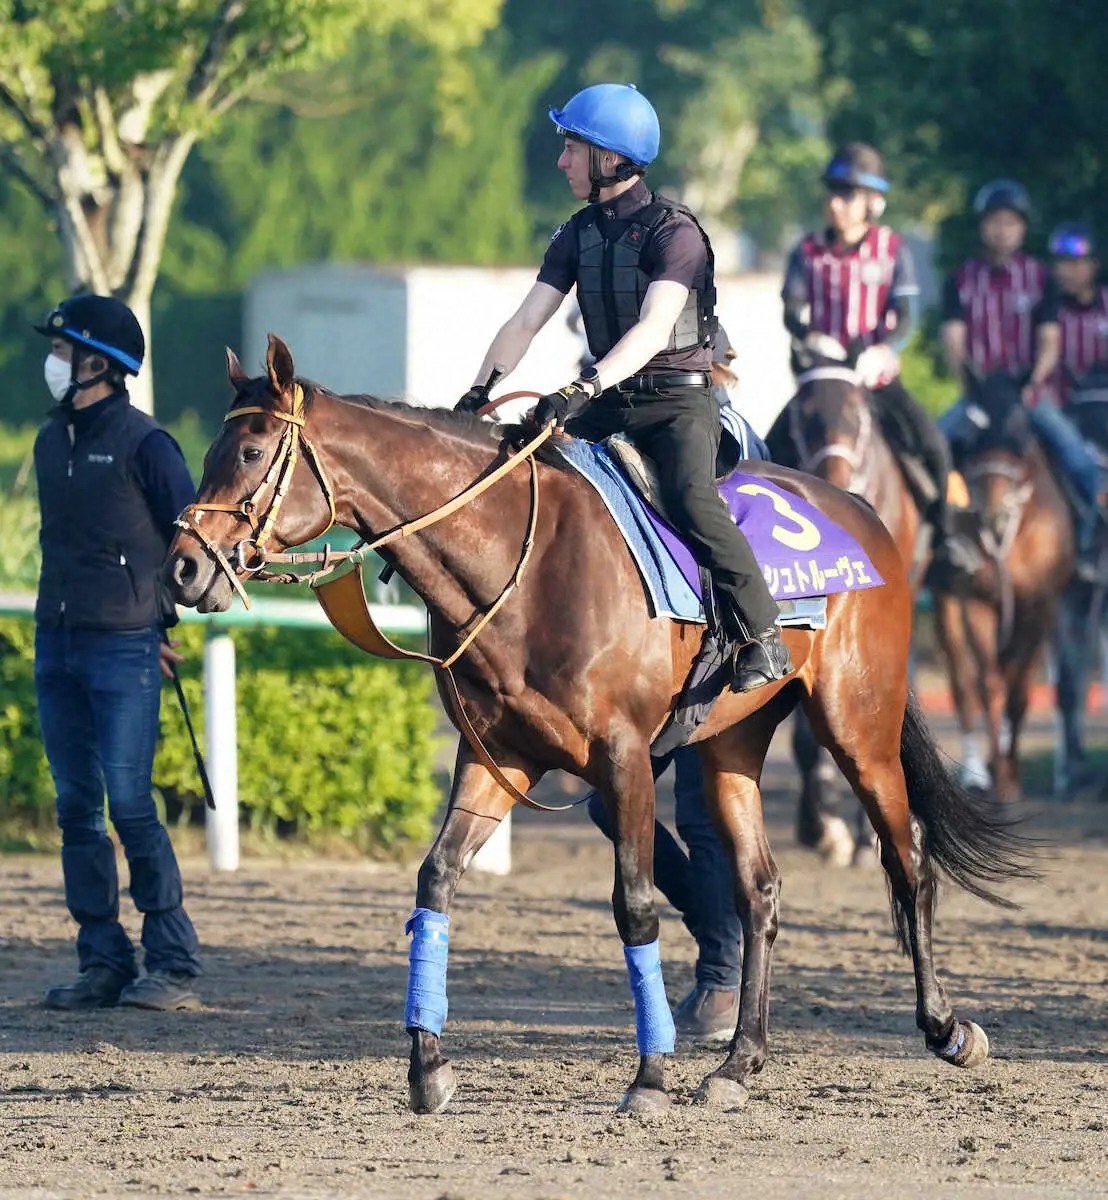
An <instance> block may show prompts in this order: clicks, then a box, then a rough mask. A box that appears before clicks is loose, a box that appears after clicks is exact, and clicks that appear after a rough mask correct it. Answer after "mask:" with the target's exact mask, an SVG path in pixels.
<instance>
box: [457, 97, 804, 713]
mask: <svg viewBox="0 0 1108 1200" xmlns="http://www.w3.org/2000/svg"><path fill="white" fill-rule="evenodd" d="M550 117H551V120H552V121H553V122H554V124H555V125H556V126H557V127H558V130H559V132H560V133H561V134H562V135H563V137H564V139H565V141H564V144H563V147H562V152H561V155H560V156H559V158H558V167H559V168H560V169H561V170H562V171H563V172H564V174H565V176H566V180H567V182H568V183H569V186H570V190H571V191H572V192H573V194H574V196H576V197H577V198H578V199H579V200H587V201H588V204H587V206H586V207H585V208H583V209H581V211H580V212H578V213H576V214H574V216H572V217H571V218H570V219H569V220H568V221H567V222H566V223H565V224H564V225H561V226H559V228H558V229H557V230H555V232H554V236H553V237H552V238H551V242H550V246H549V247H548V249H547V251H546V256H545V258H544V260H543V264H542V268H541V270H540V271H539V276H538V281H537V282H536V283H535V284H534V286H533V287H532V288H531V291H530V292H529V293H528V295H527V297H526V299H525V300H524V301H523V303H522V305H520V307H519V310H518V311H517V312H516V313H515V314H514V315H513V316H512V317H511V318H510V319H509V320H508V322H507V323H506V324H505V325H504V326H503V328H502V329H501V330H500V332H499V333H498V334H497V335H496V337H495V338H494V339H493V342H492V345H491V346H490V347H489V350H488V353H487V354H486V355H485V360H484V363H483V364H482V366H481V370H480V372H479V373H478V382H477V383H475V384H474V386H473V387H472V388H470V390H469V391H468V392H466V394H465V395H464V396H463V397H462V398H461V400H460V401H459V402H458V405H457V407H458V408H459V409H461V410H463V411H470V412H473V411H475V410H476V409H477V408H479V407H480V406H481V405H482V404H484V403H485V401H486V399H487V392H488V388H487V386H486V384H485V383H484V382H482V381H484V380H487V379H488V378H489V375H490V372H491V371H492V368H493V364H494V363H498V364H501V365H502V366H504V367H506V368H507V371H508V372H510V371H512V370H513V369H514V368H515V367H516V366H517V365H518V363H519V361H520V359H521V358H522V357H523V355H524V354H525V352H526V351H527V348H528V347H529V346H530V344H531V341H532V340H533V338H534V337H535V334H537V333H538V331H539V330H540V329H541V328H542V327H543V326H544V325H545V324H546V322H547V321H548V320H549V319H550V318H551V317H552V316H553V315H554V313H555V312H556V311H557V309H558V307H559V306H560V305H561V303H562V300H563V298H564V297H565V295H566V294H567V293H568V292H569V290H570V288H572V287H573V286H574V285H576V288H577V298H578V301H579V303H580V305H581V312H582V315H583V318H584V323H585V333H586V335H587V337H588V341H589V348H590V350H591V351H592V354H593V356H594V357H595V359H596V362H595V364H594V365H592V366H589V367H585V368H584V369H583V370H582V371H581V372H580V374H579V375H578V377H577V379H576V380H575V381H574V382H573V383H571V384H569V385H568V386H567V387H564V388H562V389H560V390H559V391H557V392H553V393H551V394H550V395H546V396H543V397H542V399H541V400H540V401H539V403H538V406H537V408H536V409H535V421H536V422H537V423H539V424H540V425H541V424H547V423H549V422H550V421H554V422H555V423H556V424H557V425H558V426H559V427H564V428H565V429H566V431H567V432H568V433H570V434H573V435H574V436H575V437H583V438H588V439H589V440H590V441H602V440H603V439H604V438H606V437H608V436H610V435H611V434H613V433H617V432H618V433H624V434H626V435H627V436H629V437H630V438H631V439H632V440H633V441H634V442H635V443H636V444H637V445H638V446H639V447H640V449H642V451H643V452H644V453H645V454H647V455H648V456H649V457H650V458H651V459H653V461H654V463H655V464H656V466H657V468H658V471H659V477H660V483H661V487H662V492H663V500H664V503H665V506H666V509H667V511H668V513H669V515H670V517H671V518H672V520H673V521H674V522H675V524H676V526H677V529H678V532H680V533H681V534H683V535H684V536H685V537H686V538H687V540H688V541H689V545H690V548H691V550H692V552H693V555H694V556H695V558H696V560H697V561H698V562H699V563H700V565H701V566H703V567H706V568H707V569H708V570H709V571H710V572H711V576H712V582H713V584H714V587H715V592H716V596H717V600H718V607H719V610H720V618H721V621H722V623H723V633H724V634H725V636H726V637H727V638H728V639H729V641H730V642H731V644H732V646H733V647H734V648H735V651H734V660H733V662H734V669H733V679H732V687H733V688H734V689H735V690H736V691H739V692H746V691H751V690H753V689H754V688H757V687H760V686H762V685H763V684H767V683H772V682H773V681H775V680H778V679H782V678H783V677H784V676H785V675H787V674H789V672H791V671H792V670H793V665H792V662H791V661H790V659H789V653H788V650H787V648H786V647H785V645H784V643H783V642H782V641H781V637H780V634H779V632H778V628H777V625H776V620H777V614H778V608H777V603H776V601H775V600H774V599H773V597H772V596H771V595H770V593H769V589H768V588H767V587H766V584H765V581H764V580H763V578H762V573H761V570H760V569H759V567H758V564H757V562H756V561H755V558H754V555H753V553H752V552H751V549H750V547H749V545H748V544H747V541H746V538H745V537H744V536H743V535H742V533H740V532H739V530H738V528H737V526H736V525H735V523H734V522H733V521H732V520H731V517H730V514H729V513H728V511H727V507H726V505H725V504H724V502H723V500H722V499H721V498H720V495H719V492H718V491H717V489H716V486H715V464H716V454H717V451H718V449H719V442H720V416H719V407H718V405H717V403H716V400H715V398H714V396H713V394H712V386H711V374H710V372H711V365H712V354H711V344H712V337H713V334H714V332H715V328H716V318H715V311H714V306H715V286H714V279H713V255H712V248H711V244H710V242H709V241H708V237H707V235H706V234H705V233H704V231H703V230H702V229H701V228H700V225H699V224H698V222H697V220H696V218H695V217H694V216H693V214H692V213H691V212H689V210H688V209H686V208H683V207H682V206H681V205H679V204H677V203H676V202H675V201H672V200H667V199H665V198H663V197H660V196H658V195H656V194H654V193H652V192H651V191H650V189H649V188H647V186H646V184H645V183H643V181H642V175H643V174H644V172H645V170H646V168H647V166H648V165H649V164H650V163H651V162H653V160H654V158H655V157H656V156H657V153H658V143H659V136H660V130H659V125H658V117H657V114H656V113H655V112H654V109H653V107H652V106H651V104H650V102H649V101H648V100H647V99H646V97H645V96H643V95H641V94H640V93H639V92H638V91H636V90H635V88H633V87H630V86H626V85H623V84H612V83H605V84H598V85H596V86H595V87H590V88H586V89H585V90H584V91H583V92H579V93H578V94H577V95H576V96H574V97H573V99H572V100H570V102H569V103H568V104H567V105H566V106H565V108H564V109H561V110H560V111H558V110H552V111H551V113H550Z"/></svg>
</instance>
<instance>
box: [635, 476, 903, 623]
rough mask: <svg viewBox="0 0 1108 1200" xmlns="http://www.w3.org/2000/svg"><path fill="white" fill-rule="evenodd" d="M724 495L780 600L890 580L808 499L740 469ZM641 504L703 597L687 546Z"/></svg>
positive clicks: (722, 491)
mask: <svg viewBox="0 0 1108 1200" xmlns="http://www.w3.org/2000/svg"><path fill="white" fill-rule="evenodd" d="M719 491H720V495H721V496H722V497H723V498H724V500H726V502H727V507H728V508H729V509H730V510H731V518H732V520H733V521H734V522H735V524H736V525H738V527H739V528H740V529H741V530H742V531H743V533H744V534H745V535H746V540H747V541H748V542H749V543H750V548H751V550H753V551H754V557H755V558H756V559H757V560H758V565H759V566H760V567H761V568H762V575H763V576H764V577H765V581H766V584H767V585H768V587H769V590H770V594H771V595H772V596H773V598H774V599H775V600H799V599H802V598H804V597H806V596H830V595H832V594H833V593H835V592H853V591H860V590H862V589H864V588H872V587H880V586H881V585H882V584H883V583H884V582H885V581H884V580H883V579H882V578H881V576H880V575H879V574H878V573H877V571H876V570H875V569H874V566H873V564H872V563H871V562H870V560H869V556H868V555H867V554H866V552H865V551H864V550H863V549H862V547H861V546H860V545H859V544H858V542H857V541H856V540H855V539H854V538H853V537H851V536H850V534H849V533H847V532H846V530H845V529H841V528H840V527H839V526H838V525H836V524H835V523H834V521H832V520H831V519H830V518H829V517H827V516H825V515H824V514H823V513H821V512H820V511H819V509H818V508H815V507H814V506H813V505H811V504H809V503H808V502H807V500H802V499H801V498H800V497H799V496H797V495H794V494H793V493H792V492H787V491H785V489H784V488H781V487H778V486H777V484H775V483H770V481H769V480H768V479H762V478H761V477H760V476H758V475H745V474H743V473H742V472H741V471H736V472H734V473H733V474H732V475H729V476H728V477H727V478H726V479H725V480H724V481H723V482H722V483H721V484H720V485H719ZM640 503H641V504H642V506H643V510H644V512H645V513H646V516H647V520H648V521H649V522H650V524H651V526H653V528H654V530H655V532H656V534H657V536H658V539H659V541H660V542H661V543H662V544H663V545H664V546H665V548H666V551H667V552H668V554H669V555H670V557H671V558H672V559H673V561H674V563H675V564H676V565H677V568H678V570H679V571H680V572H681V574H682V575H683V576H684V578H685V580H686V582H687V583H688V584H689V586H690V587H691V588H692V589H693V590H694V591H695V592H696V594H697V595H698V596H699V595H700V572H699V570H698V568H697V565H696V561H695V559H694V558H693V556H692V553H691V551H690V550H689V548H688V546H687V545H686V544H685V542H684V541H682V540H681V538H680V537H678V535H677V534H676V533H674V531H673V530H672V529H671V528H670V526H669V525H667V524H666V522H665V521H664V520H663V519H662V518H661V517H660V516H659V515H658V513H657V512H655V510H654V509H653V508H651V506H650V505H649V504H648V503H647V502H646V501H645V500H642V499H641V498H640Z"/></svg>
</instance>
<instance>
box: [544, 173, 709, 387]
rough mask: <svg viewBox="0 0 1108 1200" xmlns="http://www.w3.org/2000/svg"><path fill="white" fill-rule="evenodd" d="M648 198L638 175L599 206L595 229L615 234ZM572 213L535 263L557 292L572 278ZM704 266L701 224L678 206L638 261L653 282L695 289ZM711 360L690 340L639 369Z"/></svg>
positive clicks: (684, 367)
mask: <svg viewBox="0 0 1108 1200" xmlns="http://www.w3.org/2000/svg"><path fill="white" fill-rule="evenodd" d="M652 201H653V197H652V195H651V192H650V189H649V188H648V187H647V186H646V184H645V183H643V181H642V180H641V179H640V180H637V181H636V183H635V186H634V187H631V188H628V189H627V191H625V192H621V193H620V194H619V195H618V196H617V197H616V198H615V199H614V200H613V201H611V202H610V203H609V204H606V205H604V207H603V208H602V209H601V212H600V217H599V221H598V227H599V229H600V232H601V233H602V234H603V235H604V236H605V237H613V238H618V237H619V236H620V235H621V234H622V233H623V230H624V229H625V228H626V225H627V223H628V222H629V221H630V220H631V219H632V218H633V217H634V215H635V213H637V212H638V211H639V210H640V209H642V208H645V207H646V206H647V205H648V204H650V203H652ZM584 211H587V210H584V209H583V210H582V212H584ZM577 216H580V214H576V216H574V217H571V218H570V219H569V220H568V221H566V223H565V224H564V225H559V226H558V228H557V229H556V230H555V231H554V235H553V236H552V237H551V239H550V245H549V246H548V247H547V249H546V255H545V257H544V258H543V260H542V266H541V267H540V268H539V277H538V281H539V283H545V284H548V285H549V286H550V287H552V288H557V290H558V291H559V292H562V293H567V292H568V291H569V289H570V288H571V287H574V286H575V285H576V283H577V226H576V219H577ZM707 266H708V253H707V250H706V249H705V246H704V239H703V237H701V235H700V230H699V229H697V227H696V225H695V224H694V223H693V222H692V220H690V218H689V217H687V216H685V214H684V213H681V212H677V213H674V214H673V215H672V216H671V217H669V218H668V219H667V220H666V221H664V222H663V223H662V225H661V226H660V227H658V228H655V229H654V231H653V232H652V233H651V235H650V237H649V239H648V240H647V243H646V245H645V246H644V247H643V251H642V255H641V256H640V258H639V267H640V268H641V269H642V271H643V272H644V273H645V274H646V275H647V276H649V278H650V281H651V282H652V283H653V282H654V281H655V280H659V279H666V280H673V281H674V282H675V283H680V284H683V285H684V286H685V287H687V288H690V289H698V290H703V288H704V286H705V273H706V271H707ZM711 366H712V352H711V350H710V349H709V348H708V347H706V346H693V347H692V348H691V349H689V350H663V351H662V352H661V353H660V354H656V355H655V356H654V357H653V358H652V359H651V360H650V361H649V362H648V363H647V364H646V366H644V367H643V368H642V371H643V372H644V373H645V372H649V371H708V370H711Z"/></svg>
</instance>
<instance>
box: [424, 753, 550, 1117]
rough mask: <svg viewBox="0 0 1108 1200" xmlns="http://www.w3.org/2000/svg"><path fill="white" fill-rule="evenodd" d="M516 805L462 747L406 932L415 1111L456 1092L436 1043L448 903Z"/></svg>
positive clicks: (433, 1109)
mask: <svg viewBox="0 0 1108 1200" xmlns="http://www.w3.org/2000/svg"><path fill="white" fill-rule="evenodd" d="M502 769H503V771H504V774H505V775H507V776H508V778H509V779H510V780H511V781H512V783H513V784H515V786H516V787H517V788H519V789H520V791H526V790H527V789H528V788H530V787H531V786H533V784H534V780H533V779H532V778H530V777H529V775H528V774H527V773H526V772H525V771H523V770H521V769H518V768H512V767H503V768H502ZM513 803H514V801H513V800H512V798H511V797H510V796H509V795H508V794H507V792H505V791H504V789H503V788H502V787H501V786H500V785H499V784H498V783H497V782H496V780H495V779H493V777H492V776H491V775H490V774H489V772H488V771H487V770H486V769H485V768H484V767H483V766H481V764H480V763H477V762H474V761H473V758H472V755H471V752H470V749H469V746H468V745H466V744H465V742H462V743H461V744H460V745H459V748H458V760H457V765H456V767H455V771H454V786H453V789H452V791H451V795H450V808H449V810H448V811H447V814H446V819H445V820H444V821H443V825H442V829H441V830H440V831H439V836H438V837H437V838H436V839H435V844H434V845H433V846H432V847H431V849H430V851H429V852H428V854H427V857H426V858H425V859H424V860H423V865H422V866H421V867H420V868H419V885H418V888H417V890H416V907H415V911H414V912H413V913H412V915H411V917H409V918H408V922H407V924H406V925H405V927H404V928H405V931H406V932H407V933H410V934H411V935H412V944H411V948H410V951H409V960H408V961H409V966H408V996H407V1003H406V1005H405V1012H404V1023H405V1026H406V1027H407V1030H408V1033H409V1034H410V1035H411V1038H412V1052H411V1062H410V1065H409V1067H408V1099H409V1103H410V1105H411V1108H412V1111H413V1112H417V1113H437V1112H441V1111H442V1110H443V1109H444V1108H445V1107H446V1105H447V1104H448V1103H449V1101H450V1097H451V1096H452V1095H453V1094H454V1088H455V1086H456V1085H455V1080H454V1072H453V1070H452V1068H451V1066H450V1063H449V1062H448V1061H447V1060H446V1059H445V1058H444V1057H443V1055H442V1050H441V1046H440V1042H439V1038H440V1036H441V1034H442V1027H443V1024H444V1023H445V1021H446V1011H447V1002H446V960H447V952H448V948H449V944H450V905H451V903H452V901H453V899H454V891H455V889H456V888H457V886H458V881H459V880H460V879H461V877H462V873H463V872H464V871H465V869H466V867H468V866H469V864H470V862H472V860H473V856H474V855H475V854H476V853H477V851H478V850H480V849H481V847H482V846H483V845H484V844H485V842H487V841H488V839H489V838H490V837H491V836H492V834H493V831H494V830H495V829H496V827H497V825H498V824H499V823H500V821H501V820H502V819H503V818H504V817H505V816H506V815H507V813H508V812H509V810H510V809H511V807H512V804H513Z"/></svg>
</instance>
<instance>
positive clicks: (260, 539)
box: [175, 383, 348, 608]
mask: <svg viewBox="0 0 1108 1200" xmlns="http://www.w3.org/2000/svg"><path fill="white" fill-rule="evenodd" d="M255 413H261V414H262V415H263V416H267V417H275V418H276V419H277V420H279V421H284V423H285V428H284V429H283V430H282V431H281V438H280V441H278V443H277V449H276V451H275V452H274V455H273V459H272V461H271V462H270V464H269V470H268V471H266V473H265V477H264V478H263V479H262V481H261V483H259V484H258V486H257V487H256V488H255V489H254V490H253V491H252V492H251V493H250V495H249V496H247V497H246V499H245V500H241V501H239V503H238V504H190V505H189V506H188V507H187V508H186V509H185V510H184V511H183V512H182V513H181V515H180V516H179V517H178V518H177V520H176V522H175V524H176V525H177V528H178V529H183V530H185V532H186V533H191V534H192V535H193V537H195V538H196V539H197V541H199V542H200V544H201V545H202V546H203V547H204V549H205V551H206V552H207V553H208V554H209V555H211V557H212V558H213V559H214V560H215V562H216V564H217V565H218V566H219V568H220V570H221V571H222V572H223V573H224V575H226V576H227V578H228V580H229V581H230V583H231V586H232V587H233V588H234V589H235V591H236V592H238V594H239V596H241V597H242V602H243V604H244V605H245V606H246V607H247V608H249V607H250V597H249V596H248V595H247V594H246V589H245V588H244V587H243V586H242V584H241V583H240V582H239V578H238V575H239V573H240V572H241V573H243V574H247V575H257V574H258V573H259V572H260V571H261V570H262V569H263V567H265V565H266V564H267V563H268V562H275V561H282V560H284V561H306V560H308V559H310V558H311V557H312V556H308V555H294V556H288V557H287V558H286V556H285V555H276V554H274V555H267V554H266V546H267V545H268V544H269V539H270V538H271V537H272V536H273V529H274V527H275V526H276V524H277V516H278V514H279V513H280V511H281V505H282V504H283V503H284V501H285V495H286V493H287V492H288V489H289V485H290V484H291V482H292V473H293V471H295V470H296V464H297V462H298V461H299V459H300V451H301V447H303V451H304V458H305V459H306V461H307V462H308V463H309V465H310V466H311V468H312V470H313V472H314V473H315V477H316V479H318V480H319V486H320V487H321V488H322V490H323V495H324V497H325V499H326V500H327V508H328V511H329V513H330V519H329V520H328V522H327V528H326V529H324V530H323V533H326V532H327V530H328V529H330V528H331V526H332V525H334V523H335V493H334V491H333V490H332V488H331V484H330V482H329V480H328V479H327V475H326V472H325V471H324V470H323V467H322V466H321V465H320V462H319V456H318V454H317V453H316V449H315V447H314V446H313V445H312V442H311V439H310V438H309V437H308V435H307V434H306V433H305V432H304V425H305V422H306V420H307V418H306V417H305V416H304V389H303V387H301V385H300V384H299V383H297V384H294V385H293V394H292V411H291V412H284V411H283V410H281V409H276V408H265V407H263V406H262V405H259V404H249V405H243V406H242V407H241V408H231V409H230V410H229V411H228V413H227V415H226V416H225V417H224V418H223V420H224V423H226V422H227V421H235V420H238V418H239V417H247V416H252V415H254V414H255ZM270 484H273V485H274V489H273V499H272V500H271V501H270V504H269V508H268V509H267V510H266V512H265V515H264V516H263V517H262V518H261V519H260V520H259V518H258V497H259V496H260V495H261V494H262V492H263V491H264V490H265V489H266V488H267V487H268V486H269V485H270ZM209 512H226V513H233V514H234V515H235V516H236V517H241V518H242V519H243V520H244V521H246V523H247V524H248V525H249V526H250V537H248V538H244V539H243V540H242V541H241V542H238V543H237V544H236V545H235V547H234V549H233V550H232V551H231V558H230V560H228V558H227V556H226V555H225V554H224V553H223V551H222V550H220V548H219V547H218V546H217V545H215V543H214V542H212V541H211V539H210V538H208V536H207V535H206V534H205V533H204V531H203V530H202V529H201V528H200V521H201V520H202V518H203V516H204V514H205V513H209ZM320 536H322V535H320ZM345 557H348V554H347V553H345V552H342V551H339V552H331V553H329V554H328V555H327V561H332V560H337V559H339V558H345ZM248 560H249V561H248Z"/></svg>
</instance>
